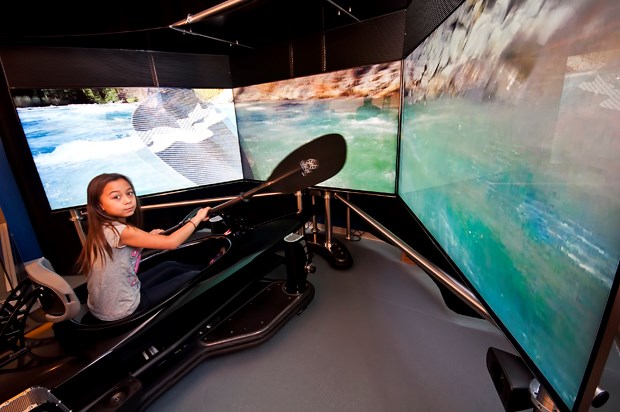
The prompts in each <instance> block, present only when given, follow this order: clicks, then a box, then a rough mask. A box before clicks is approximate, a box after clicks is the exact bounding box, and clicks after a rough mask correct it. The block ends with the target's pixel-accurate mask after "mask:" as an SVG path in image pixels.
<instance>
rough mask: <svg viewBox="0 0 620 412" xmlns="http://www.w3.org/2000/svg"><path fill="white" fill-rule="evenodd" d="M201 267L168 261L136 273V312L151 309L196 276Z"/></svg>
mask: <svg viewBox="0 0 620 412" xmlns="http://www.w3.org/2000/svg"><path fill="white" fill-rule="evenodd" d="M202 267H203V266H196V265H189V264H187V263H179V262H175V261H168V262H163V263H161V264H159V265H157V266H155V267H153V268H151V269H148V270H146V271H144V272H142V273H138V278H139V279H140V283H141V286H140V306H139V307H138V310H143V309H148V308H152V307H153V306H156V305H158V304H160V303H161V302H163V301H164V300H165V299H166V298H167V297H169V296H170V295H172V293H174V292H175V291H176V290H177V289H179V288H180V287H181V286H183V285H184V284H185V283H187V282H188V281H189V280H190V279H192V278H193V277H194V276H196V275H197V274H198V273H199V272H200V270H201V269H202Z"/></svg>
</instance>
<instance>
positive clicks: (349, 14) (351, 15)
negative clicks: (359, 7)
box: [327, 0, 361, 23]
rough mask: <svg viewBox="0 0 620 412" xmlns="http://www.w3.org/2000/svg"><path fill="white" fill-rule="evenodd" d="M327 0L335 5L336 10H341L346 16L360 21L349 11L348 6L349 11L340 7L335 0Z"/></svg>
mask: <svg viewBox="0 0 620 412" xmlns="http://www.w3.org/2000/svg"><path fill="white" fill-rule="evenodd" d="M327 2H328V3H329V4H331V5H332V6H334V7H336V8H337V9H338V12H343V13H344V14H346V15H347V16H349V17H351V18H352V19H353V20H355V21H356V22H358V23H359V22H361V20H360V19H358V18H357V17H355V16H354V15H353V14H351V13H350V11H351V8H350V7H349V11H346V10H345V9H343V8H342V7H340V6H339V5H337V4H336V3H335V2H333V1H332V0H327Z"/></svg>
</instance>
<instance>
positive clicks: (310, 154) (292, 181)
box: [267, 133, 347, 193]
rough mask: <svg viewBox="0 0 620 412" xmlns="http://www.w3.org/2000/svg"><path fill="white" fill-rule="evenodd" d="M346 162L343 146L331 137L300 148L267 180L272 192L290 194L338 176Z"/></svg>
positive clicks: (332, 135) (338, 138) (323, 137)
mask: <svg viewBox="0 0 620 412" xmlns="http://www.w3.org/2000/svg"><path fill="white" fill-rule="evenodd" d="M346 159H347V144H346V142H345V140H344V137H342V135H340V134H336V133H331V134H326V135H323V136H321V137H317V138H316V139H314V140H311V141H310V142H308V143H306V144H304V145H303V146H300V147H298V148H297V149H295V150H294V151H293V152H292V153H291V154H289V155H288V156H286V158H285V159H284V160H282V161H281V162H280V163H279V164H278V166H276V168H275V169H274V170H273V172H271V176H269V178H268V179H267V183H268V184H269V189H270V190H271V191H272V192H281V193H293V192H296V191H297V190H301V189H305V188H306V187H310V186H314V185H317V184H319V183H321V182H323V181H325V180H327V179H329V178H330V177H332V176H335V175H336V173H338V172H339V171H340V170H341V169H342V166H344V162H345V160H346Z"/></svg>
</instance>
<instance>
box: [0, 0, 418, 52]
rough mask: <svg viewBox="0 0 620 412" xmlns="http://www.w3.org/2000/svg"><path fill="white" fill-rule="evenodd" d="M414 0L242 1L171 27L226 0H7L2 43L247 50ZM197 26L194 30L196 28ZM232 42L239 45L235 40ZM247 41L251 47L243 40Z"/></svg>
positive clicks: (1, 16) (0, 22)
mask: <svg viewBox="0 0 620 412" xmlns="http://www.w3.org/2000/svg"><path fill="white" fill-rule="evenodd" d="M409 2H410V0H382V1H367V0H246V1H242V0H238V1H237V2H236V4H240V5H237V6H236V7H233V8H232V9H231V10H230V11H226V12H224V13H221V14H218V15H215V16H212V17H208V18H205V19H204V20H201V21H198V22H195V23H192V24H191V25H186V26H183V27H180V29H182V30H184V31H186V34H183V33H182V32H179V31H176V30H173V29H171V28H170V27H169V26H170V25H172V24H174V23H177V22H179V21H181V20H183V19H185V18H186V17H187V16H188V15H194V16H195V15H196V14H198V13H200V12H202V11H204V10H206V9H209V8H211V7H213V6H216V5H218V4H220V3H225V2H223V1H221V0H220V1H218V0H210V1H207V0H202V1H200V0H123V1H121V0H107V1H104V2H95V3H92V2H91V3H84V2H76V1H62V2H37V3H32V2H26V1H23V2H14V1H5V2H3V3H2V5H0V46H2V45H5V46H7V45H12V46H58V47H90V48H110V49H131V50H154V51H172V52H180V53H204V54H227V55H232V54H237V53H240V54H244V53H245V52H246V49H247V48H246V47H244V46H247V47H250V48H253V49H261V48H263V47H268V46H271V45H274V44H278V43H283V42H285V43H286V42H289V41H290V40H291V39H299V38H304V37H307V36H311V35H312V34H316V33H321V32H324V31H329V30H333V29H335V28H338V27H343V26H347V25H351V24H355V23H359V22H360V21H366V20H369V19H373V18H375V17H378V16H383V15H386V14H390V13H393V12H396V11H402V10H405V9H406V8H407V5H408V4H409ZM190 32H191V33H190ZM231 44H232V45H231ZM237 44H241V45H243V46H237Z"/></svg>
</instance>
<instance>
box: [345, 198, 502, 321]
mask: <svg viewBox="0 0 620 412" xmlns="http://www.w3.org/2000/svg"><path fill="white" fill-rule="evenodd" d="M334 197H335V198H336V199H338V200H340V201H341V202H343V203H344V204H345V205H346V206H347V207H348V208H349V209H351V210H353V211H354V212H355V213H357V214H358V215H359V216H360V217H361V218H362V219H364V220H365V221H366V222H367V223H369V224H370V225H371V226H372V227H373V228H374V229H376V230H377V231H379V232H380V233H381V234H382V235H383V236H385V237H386V238H387V239H388V240H389V241H390V242H391V243H392V244H393V245H394V246H396V247H398V248H399V249H401V250H402V251H403V252H405V253H406V254H407V255H408V256H409V257H410V258H411V259H412V260H413V261H414V262H415V263H416V264H417V265H418V266H420V267H422V269H424V271H425V272H426V273H428V274H430V275H431V276H433V278H435V279H437V280H438V281H439V282H441V284H443V285H444V286H446V287H447V288H448V289H450V291H452V292H453V293H455V294H456V295H457V296H458V297H459V298H460V299H461V300H462V301H463V302H465V303H466V304H467V305H469V306H470V307H471V308H472V309H473V310H475V311H476V312H477V313H478V314H480V315H481V316H482V317H484V318H485V319H486V320H488V321H489V322H491V323H492V324H493V325H495V326H497V324H496V323H495V321H494V320H493V318H492V317H491V315H490V314H489V312H488V311H487V310H486V309H485V308H484V306H482V304H481V303H480V301H479V300H478V298H476V296H474V294H473V293H472V292H471V291H470V290H469V289H468V288H467V287H465V286H464V285H463V284H462V283H460V282H459V281H457V280H456V279H454V278H453V277H452V276H450V275H449V274H447V273H446V272H445V271H443V270H442V269H440V268H439V267H437V265H435V264H434V263H432V262H431V261H429V260H428V259H426V258H425V257H424V256H422V255H421V254H419V253H418V252H416V251H415V250H414V249H412V248H411V247H410V246H409V245H407V244H406V243H405V242H404V241H403V240H401V239H400V238H399V237H398V236H396V235H395V234H394V233H392V232H390V231H389V230H388V229H387V228H385V226H383V225H382V224H381V223H379V222H377V221H376V220H375V219H373V218H372V217H371V216H370V215H368V214H367V213H366V212H364V211H363V210H361V209H360V208H359V207H357V206H355V205H354V204H353V203H351V202H350V201H349V200H347V199H345V198H344V197H342V196H340V195H339V194H338V193H335V194H334Z"/></svg>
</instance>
